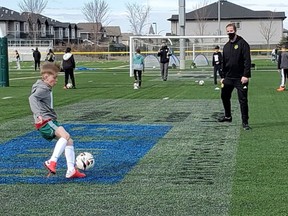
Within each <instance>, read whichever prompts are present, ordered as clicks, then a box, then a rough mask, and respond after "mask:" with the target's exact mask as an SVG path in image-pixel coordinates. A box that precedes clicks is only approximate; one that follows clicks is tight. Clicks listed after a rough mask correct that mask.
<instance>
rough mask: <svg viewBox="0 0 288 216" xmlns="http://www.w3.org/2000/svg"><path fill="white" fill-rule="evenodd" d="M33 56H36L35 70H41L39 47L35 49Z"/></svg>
mask: <svg viewBox="0 0 288 216" xmlns="http://www.w3.org/2000/svg"><path fill="white" fill-rule="evenodd" d="M33 58H34V64H35V71H36V70H37V67H38V69H39V70H40V61H41V53H40V52H39V50H38V47H36V49H35V50H34V51H33Z"/></svg>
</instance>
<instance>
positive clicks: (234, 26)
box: [226, 23, 237, 32]
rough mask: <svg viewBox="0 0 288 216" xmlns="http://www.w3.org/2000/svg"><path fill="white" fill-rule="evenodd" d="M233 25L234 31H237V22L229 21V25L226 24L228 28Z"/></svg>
mask: <svg viewBox="0 0 288 216" xmlns="http://www.w3.org/2000/svg"><path fill="white" fill-rule="evenodd" d="M231 26H232V27H233V29H234V31H235V32H236V31H237V27H236V25H235V23H229V24H228V25H226V28H228V27H231Z"/></svg>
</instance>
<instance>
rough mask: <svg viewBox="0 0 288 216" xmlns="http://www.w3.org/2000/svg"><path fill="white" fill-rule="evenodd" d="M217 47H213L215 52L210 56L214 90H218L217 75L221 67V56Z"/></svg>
mask: <svg viewBox="0 0 288 216" xmlns="http://www.w3.org/2000/svg"><path fill="white" fill-rule="evenodd" d="M219 49H220V48H219V46H216V47H215V52H214V53H213V56H212V65H213V67H214V85H215V90H219V87H217V75H220V70H221V65H222V61H223V58H222V54H221V52H220V51H219Z"/></svg>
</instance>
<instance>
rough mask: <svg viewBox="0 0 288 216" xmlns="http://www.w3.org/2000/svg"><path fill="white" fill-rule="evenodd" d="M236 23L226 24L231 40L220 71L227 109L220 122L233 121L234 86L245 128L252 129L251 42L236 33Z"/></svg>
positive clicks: (226, 45)
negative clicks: (249, 93) (249, 113)
mask: <svg viewBox="0 0 288 216" xmlns="http://www.w3.org/2000/svg"><path fill="white" fill-rule="evenodd" d="M236 31H237V28H236V26H235V24H234V23H230V24H228V25H227V26H226V32H227V34H228V36H229V41H228V42H227V43H226V44H225V45H224V48H223V63H222V70H221V73H220V77H221V83H222V90H221V99H222V103H223V106H224V110H225V116H223V117H222V118H220V119H219V122H232V115H231V95H232V91H233V89H234V88H236V89H237V93H238V100H239V103H240V110H241V118H242V126H243V129H244V130H250V129H251V127H250V126H249V124H248V119H249V115H248V83H249V78H250V77H251V54H250V46H249V44H248V43H247V42H246V41H245V40H244V39H243V38H242V37H241V36H239V35H237V34H236Z"/></svg>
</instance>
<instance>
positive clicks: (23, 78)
mask: <svg viewBox="0 0 288 216" xmlns="http://www.w3.org/2000/svg"><path fill="white" fill-rule="evenodd" d="M81 73H83V72H77V74H81ZM59 76H64V74H59ZM40 77H41V76H30V77H18V78H11V79H9V80H26V79H35V78H40Z"/></svg>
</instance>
